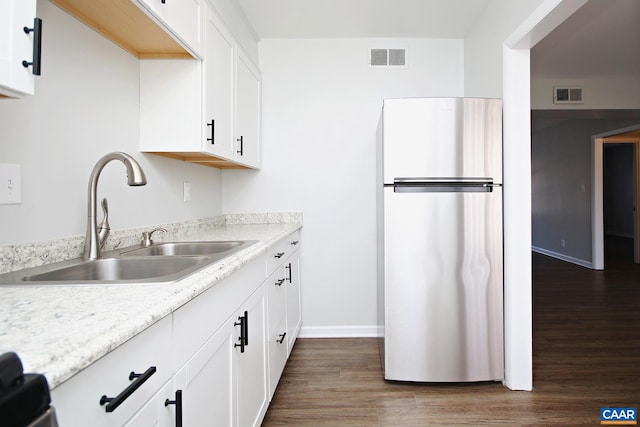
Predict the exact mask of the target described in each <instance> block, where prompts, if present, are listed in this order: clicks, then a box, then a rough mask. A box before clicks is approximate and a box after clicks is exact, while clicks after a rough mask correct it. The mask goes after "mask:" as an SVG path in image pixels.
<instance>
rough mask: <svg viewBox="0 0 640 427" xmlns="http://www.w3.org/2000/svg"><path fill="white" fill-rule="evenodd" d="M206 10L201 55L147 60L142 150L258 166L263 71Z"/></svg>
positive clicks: (222, 165) (215, 164)
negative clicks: (201, 56) (197, 59)
mask: <svg viewBox="0 0 640 427" xmlns="http://www.w3.org/2000/svg"><path fill="white" fill-rule="evenodd" d="M167 1H169V0H167ZM206 9H207V10H206V18H205V23H204V34H205V41H204V58H203V59H202V61H183V60H176V59H166V60H156V59H152V60H142V61H141V63H140V151H143V152H147V153H153V154H158V155H162V156H165V157H170V158H174V159H178V160H183V161H187V162H191V163H197V164H201V165H205V166H212V167H217V168H221V169H225V168H255V169H257V168H259V167H260V113H261V107H260V92H261V80H260V72H259V70H258V69H257V67H256V66H255V65H253V63H252V62H251V60H249V59H248V57H247V56H246V55H245V54H244V53H243V52H242V50H241V48H240V46H239V45H238V42H237V40H236V39H235V38H234V37H233V35H232V33H231V32H230V31H229V29H228V28H227V26H226V25H225V24H224V23H223V22H222V20H221V19H220V18H219V17H218V15H217V14H216V13H215V12H214V11H213V9H211V8H208V7H207V8H206Z"/></svg>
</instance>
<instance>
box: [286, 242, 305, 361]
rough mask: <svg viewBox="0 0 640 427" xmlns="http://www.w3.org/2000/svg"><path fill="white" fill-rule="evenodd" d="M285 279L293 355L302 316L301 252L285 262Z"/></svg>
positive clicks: (288, 331) (290, 345)
mask: <svg viewBox="0 0 640 427" xmlns="http://www.w3.org/2000/svg"><path fill="white" fill-rule="evenodd" d="M284 269H285V279H286V287H287V343H288V353H289V354H291V349H292V348H293V344H295V342H296V337H297V336H298V332H300V326H301V325H302V314H301V310H300V252H299V251H298V252H295V253H294V254H293V255H291V257H290V258H289V259H288V260H287V261H286V262H285V265H284Z"/></svg>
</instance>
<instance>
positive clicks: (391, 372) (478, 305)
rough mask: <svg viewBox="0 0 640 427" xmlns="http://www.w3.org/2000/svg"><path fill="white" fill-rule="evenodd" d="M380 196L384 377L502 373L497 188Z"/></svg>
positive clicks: (474, 377) (467, 377) (464, 377)
mask: <svg viewBox="0 0 640 427" xmlns="http://www.w3.org/2000/svg"><path fill="white" fill-rule="evenodd" d="M383 198H384V220H383V224H384V225H383V227H384V243H385V244H384V255H383V256H384V283H385V285H384V296H382V298H383V299H384V338H383V340H384V371H385V372H384V373H385V378H386V379H389V380H400V381H424V382H451V381H453V382H457V381H488V380H500V379H502V378H503V372H504V365H503V338H502V337H503V332H502V324H503V323H502V319H503V313H502V278H503V268H502V189H501V188H500V187H494V188H492V191H491V192H452V193H450V192H408V193H407V192H394V188H393V187H392V186H387V187H385V188H384V190H383Z"/></svg>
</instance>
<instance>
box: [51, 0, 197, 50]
mask: <svg viewBox="0 0 640 427" xmlns="http://www.w3.org/2000/svg"><path fill="white" fill-rule="evenodd" d="M50 1H51V2H52V3H54V4H55V5H57V6H58V7H60V8H61V9H63V10H65V11H66V12H67V13H69V14H71V15H72V16H74V17H76V18H77V19H79V20H80V21H82V22H84V23H85V24H86V25H88V26H89V27H91V28H93V29H94V30H96V31H97V32H99V33H100V34H102V35H103V36H105V37H106V38H108V39H109V40H111V41H113V42H114V43H115V44H117V45H118V46H120V47H121V48H122V49H124V50H126V51H127V52H129V53H131V54H132V55H134V56H135V57H137V58H141V59H150V58H163V59H167V58H185V59H191V58H193V56H192V55H191V54H190V53H189V52H187V51H186V50H185V48H184V47H182V46H181V45H180V44H179V43H178V42H176V41H175V40H174V39H173V38H171V36H170V35H169V34H167V33H166V32H165V30H164V29H162V28H161V27H160V26H159V25H158V23H156V22H155V21H154V20H153V19H152V18H151V17H149V16H148V15H147V14H146V13H144V12H143V11H142V10H141V9H140V8H139V7H138V6H136V5H135V4H134V3H133V1H132V0H50Z"/></svg>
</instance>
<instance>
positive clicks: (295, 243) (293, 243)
mask: <svg viewBox="0 0 640 427" xmlns="http://www.w3.org/2000/svg"><path fill="white" fill-rule="evenodd" d="M298 243H300V241H299V240H294V241H293V242H291V244H292V245H293V246H295V245H297V244H298Z"/></svg>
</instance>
